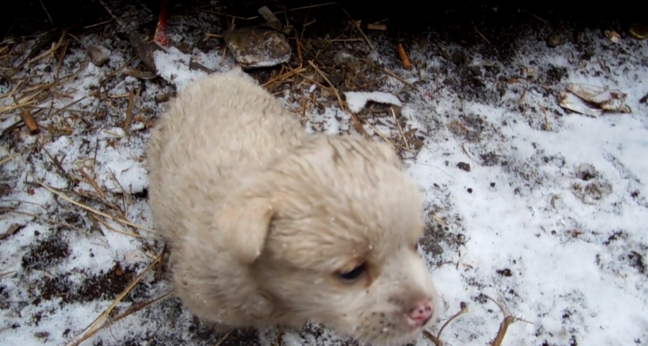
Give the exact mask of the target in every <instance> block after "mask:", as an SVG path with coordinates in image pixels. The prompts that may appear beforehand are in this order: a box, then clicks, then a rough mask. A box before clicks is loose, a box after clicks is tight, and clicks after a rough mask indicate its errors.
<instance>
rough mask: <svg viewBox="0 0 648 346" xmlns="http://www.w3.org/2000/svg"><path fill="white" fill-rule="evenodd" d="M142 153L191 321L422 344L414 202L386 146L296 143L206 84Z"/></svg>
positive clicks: (228, 84) (249, 104)
mask: <svg viewBox="0 0 648 346" xmlns="http://www.w3.org/2000/svg"><path fill="white" fill-rule="evenodd" d="M147 154H148V166H149V180H150V186H149V194H150V206H151V210H152V214H153V220H154V223H155V225H156V227H157V229H158V231H159V232H160V233H161V234H162V236H163V237H164V238H165V239H166V240H167V243H168V244H169V245H170V248H171V257H170V264H171V269H172V282H173V285H174V289H175V292H176V295H177V296H179V297H180V299H181V300H182V302H183V303H184V304H185V305H186V306H187V307H188V308H189V309H190V310H191V311H192V312H193V313H194V314H195V315H196V316H198V317H199V318H201V319H203V320H205V321H207V322H212V323H217V324H221V325H224V326H227V327H233V328H237V327H246V326H257V327H262V326H269V325H286V326H293V327H295V328H301V327H302V326H303V325H304V324H305V323H306V322H307V321H312V322H318V323H323V324H324V325H326V326H327V327H330V328H332V329H334V330H336V331H337V332H339V333H341V334H345V335H348V336H351V337H353V338H355V339H358V340H359V341H363V342H370V343H372V344H374V345H398V344H404V343H406V342H409V341H412V340H413V339H415V338H416V337H417V336H418V335H420V332H421V326H419V325H413V322H412V320H411V319H410V318H409V317H408V316H414V315H412V312H411V311H412V307H413V306H419V305H417V302H420V301H430V302H431V303H430V304H431V306H433V307H434V312H433V315H432V317H431V318H430V319H429V321H428V320H427V319H426V320H425V325H429V324H431V323H434V320H435V319H436V315H437V313H438V310H439V308H440V307H439V303H438V298H437V294H436V291H435V288H434V285H433V283H432V280H431V278H430V275H429V272H428V269H427V267H426V265H425V263H424V261H423V260H422V259H421V257H420V256H419V254H418V249H417V245H416V244H417V241H418V239H419V238H420V237H421V236H422V235H423V216H422V213H421V202H422V201H421V196H420V193H419V191H418V188H417V186H416V184H414V183H413V182H412V181H411V179H410V178H409V177H408V176H407V175H406V174H405V173H404V172H403V171H402V167H401V161H400V159H399V158H398V156H397V155H396V154H395V153H394V151H393V150H392V148H391V147H389V146H388V145H387V144H384V143H378V142H374V141H371V140H366V139H363V138H360V137H355V136H327V135H308V134H306V133H305V131H304V130H303V129H302V128H301V125H300V122H299V119H298V118H297V117H296V116H295V115H294V114H291V113H289V112H288V111H286V110H285V109H284V108H283V107H282V106H281V104H280V103H279V102H278V100H276V99H275V98H274V97H273V96H272V95H270V94H269V93H267V92H266V91H265V90H263V89H262V88H261V87H259V86H258V85H256V84H254V83H252V82H250V81H248V80H245V79H243V78H241V77H236V76H229V75H214V76H210V77H206V78H204V79H202V80H200V81H197V82H194V83H193V84H191V85H189V86H188V87H187V88H186V89H185V90H184V91H182V92H181V93H180V94H179V95H178V97H177V98H176V99H174V100H173V101H172V103H171V105H170V108H169V110H168V111H167V112H166V113H165V114H163V115H162V116H161V118H160V119H159V121H158V123H157V124H156V126H155V129H154V130H153V133H152V135H151V138H150V143H149V149H148V153H147Z"/></svg>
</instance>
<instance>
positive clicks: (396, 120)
mask: <svg viewBox="0 0 648 346" xmlns="http://www.w3.org/2000/svg"><path fill="white" fill-rule="evenodd" d="M389 109H390V110H391V113H392V116H393V117H394V122H395V123H396V126H397V127H398V130H399V131H400V134H401V136H403V142H405V147H406V148H407V149H408V150H409V149H410V146H409V143H407V137H406V136H405V132H404V131H403V127H401V124H400V122H399V121H398V119H396V112H394V108H393V107H389Z"/></svg>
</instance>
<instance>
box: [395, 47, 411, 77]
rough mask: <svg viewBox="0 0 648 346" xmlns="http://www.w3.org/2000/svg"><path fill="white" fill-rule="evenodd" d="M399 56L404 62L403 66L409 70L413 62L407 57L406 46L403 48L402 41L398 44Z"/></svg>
mask: <svg viewBox="0 0 648 346" xmlns="http://www.w3.org/2000/svg"><path fill="white" fill-rule="evenodd" d="M398 57H399V58H400V60H401V62H403V67H404V68H405V69H406V70H409V69H411V68H412V62H411V61H410V60H409V58H408V57H407V53H406V52H405V48H403V44H402V43H399V44H398Z"/></svg>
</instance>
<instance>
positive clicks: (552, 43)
mask: <svg viewBox="0 0 648 346" xmlns="http://www.w3.org/2000/svg"><path fill="white" fill-rule="evenodd" d="M562 44H563V42H562V39H561V38H560V36H558V35H551V36H549V37H548V38H547V46H549V47H551V48H554V47H558V46H560V45H562Z"/></svg>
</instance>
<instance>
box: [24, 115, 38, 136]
mask: <svg viewBox="0 0 648 346" xmlns="http://www.w3.org/2000/svg"><path fill="white" fill-rule="evenodd" d="M20 118H21V119H22V121H23V122H24V123H25V126H27V129H28V130H29V134H31V135H35V134H38V132H39V131H40V130H39V128H38V124H37V123H36V120H35V119H34V117H33V116H32V114H31V112H30V111H29V109H27V108H25V109H22V110H21V111H20Z"/></svg>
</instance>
